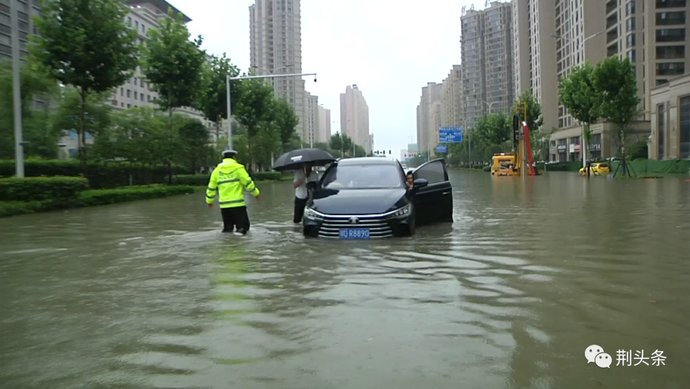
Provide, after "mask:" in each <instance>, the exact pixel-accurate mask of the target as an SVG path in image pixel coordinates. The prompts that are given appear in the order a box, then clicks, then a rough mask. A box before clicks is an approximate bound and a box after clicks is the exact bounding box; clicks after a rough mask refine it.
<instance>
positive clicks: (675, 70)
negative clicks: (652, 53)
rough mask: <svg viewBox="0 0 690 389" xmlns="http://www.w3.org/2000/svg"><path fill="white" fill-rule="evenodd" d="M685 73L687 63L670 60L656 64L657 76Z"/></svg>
mask: <svg viewBox="0 0 690 389" xmlns="http://www.w3.org/2000/svg"><path fill="white" fill-rule="evenodd" d="M683 73H685V63H683V62H668V63H658V64H656V75H657V76H678V75H681V74H683Z"/></svg>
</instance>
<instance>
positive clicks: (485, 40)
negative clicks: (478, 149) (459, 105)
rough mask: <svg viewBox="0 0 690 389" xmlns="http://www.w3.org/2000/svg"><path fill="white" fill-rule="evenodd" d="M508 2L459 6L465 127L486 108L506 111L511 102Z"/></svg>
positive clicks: (510, 20) (512, 95)
mask: <svg viewBox="0 0 690 389" xmlns="http://www.w3.org/2000/svg"><path fill="white" fill-rule="evenodd" d="M512 16H513V13H512V8H511V5H510V4H509V3H500V2H491V5H490V7H489V8H487V9H485V10H482V11H476V10H474V9H470V10H469V11H464V10H463V15H462V16H461V17H460V21H461V29H462V36H461V51H462V67H463V68H462V85H463V97H464V99H465V101H464V104H463V106H464V109H465V123H464V124H465V127H468V128H471V127H473V126H474V125H475V123H476V122H477V120H478V119H479V118H480V117H481V116H483V115H485V114H486V113H489V112H509V111H510V110H511V108H512V105H513V100H514V91H515V88H514V86H513V82H514V78H513V66H514V65H513V54H512V53H513V38H512V37H513V29H512Z"/></svg>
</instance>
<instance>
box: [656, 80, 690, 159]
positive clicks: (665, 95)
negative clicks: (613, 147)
mask: <svg viewBox="0 0 690 389" xmlns="http://www.w3.org/2000/svg"><path fill="white" fill-rule="evenodd" d="M650 104H651V111H652V113H651V127H652V129H651V135H650V136H649V143H648V154H649V158H650V159H660V160H663V159H690V73H686V74H685V75H683V76H680V77H677V78H674V79H670V80H668V81H667V82H665V83H663V84H660V85H659V86H657V87H655V88H652V90H651V93H650Z"/></svg>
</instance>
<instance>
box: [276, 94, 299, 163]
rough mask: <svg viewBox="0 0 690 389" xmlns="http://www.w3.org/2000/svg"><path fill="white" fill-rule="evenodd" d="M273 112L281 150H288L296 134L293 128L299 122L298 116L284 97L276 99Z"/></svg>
mask: <svg viewBox="0 0 690 389" xmlns="http://www.w3.org/2000/svg"><path fill="white" fill-rule="evenodd" d="M273 113H274V123H275V125H276V128H277V129H278V131H279V133H280V143H281V150H282V151H288V150H291V149H290V143H291V140H293V139H294V136H295V135H297V132H296V131H295V128H296V127H297V123H299V118H298V117H297V114H295V110H294V109H292V106H290V103H288V102H287V100H285V99H277V101H276V104H275V108H274V110H273Z"/></svg>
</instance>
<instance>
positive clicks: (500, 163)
mask: <svg viewBox="0 0 690 389" xmlns="http://www.w3.org/2000/svg"><path fill="white" fill-rule="evenodd" d="M516 159H517V158H516V156H515V154H513V153H496V154H494V156H493V157H491V175H492V176H519V175H520V171H519V170H518V168H517V164H516V163H515V161H516Z"/></svg>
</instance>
